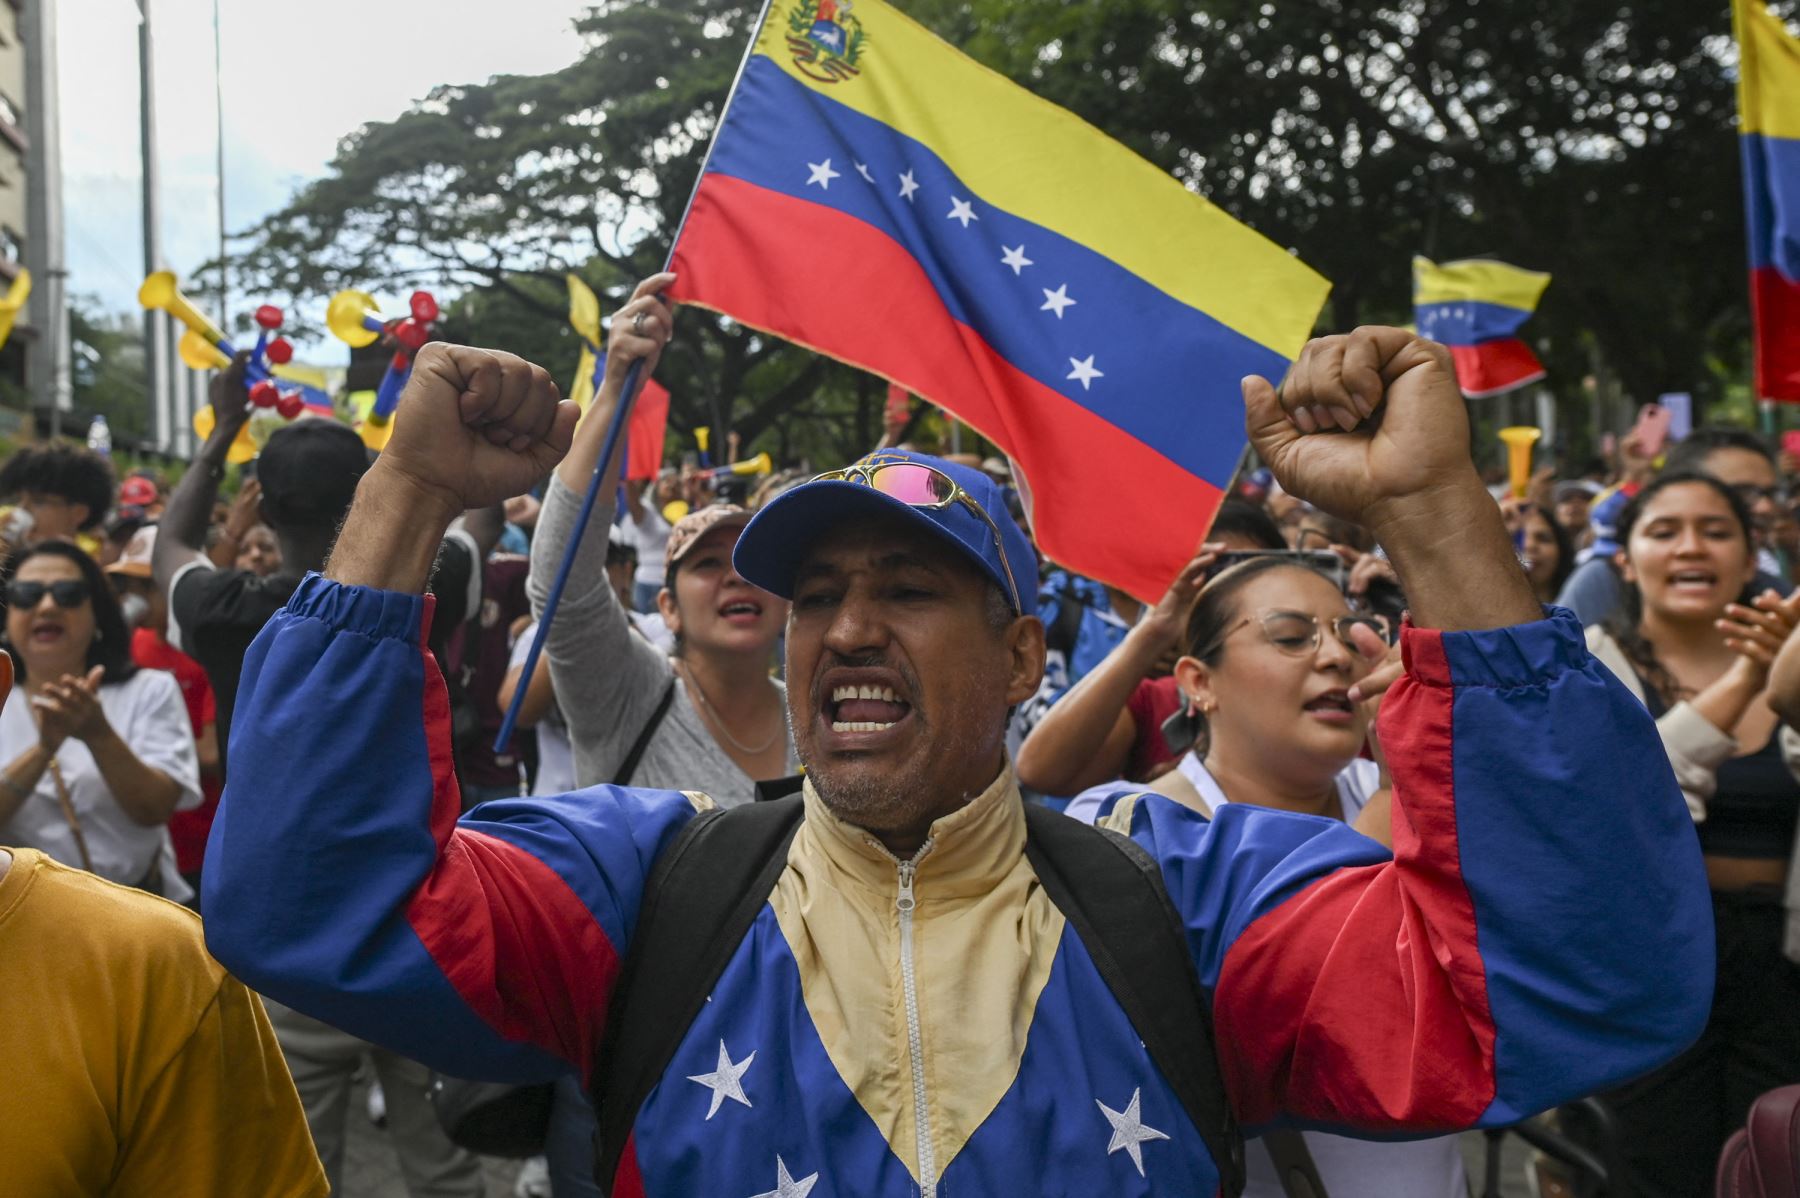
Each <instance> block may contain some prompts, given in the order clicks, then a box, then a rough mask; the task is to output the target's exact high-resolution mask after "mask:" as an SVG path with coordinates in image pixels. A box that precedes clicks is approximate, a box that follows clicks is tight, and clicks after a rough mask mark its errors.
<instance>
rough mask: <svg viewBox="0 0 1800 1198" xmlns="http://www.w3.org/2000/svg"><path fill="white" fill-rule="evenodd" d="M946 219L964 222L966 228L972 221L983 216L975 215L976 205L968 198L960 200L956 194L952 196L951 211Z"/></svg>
mask: <svg viewBox="0 0 1800 1198" xmlns="http://www.w3.org/2000/svg"><path fill="white" fill-rule="evenodd" d="M945 219H947V220H959V221H961V222H962V227H963V228H965V229H966V228H968V227H969V222H970V221H972V220H980V219H981V218H980V217H979V216H976V215H975V209H974V207H973V206H972V205H971V204H970V203H969V202H968V201H967V200H959V199H957V198H956V197H955V196H951V197H950V213H949V215H948V216H947V217H946V218H945Z"/></svg>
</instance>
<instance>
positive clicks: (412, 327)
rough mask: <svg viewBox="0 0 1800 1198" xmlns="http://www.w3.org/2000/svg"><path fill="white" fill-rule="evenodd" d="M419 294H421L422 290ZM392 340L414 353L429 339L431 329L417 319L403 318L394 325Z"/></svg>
mask: <svg viewBox="0 0 1800 1198" xmlns="http://www.w3.org/2000/svg"><path fill="white" fill-rule="evenodd" d="M419 294H421V295H423V294H424V292H420V293H419ZM394 340H395V341H398V342H399V343H400V344H401V345H404V346H405V347H406V348H407V350H408V351H409V352H411V353H415V354H416V353H418V352H419V350H420V349H422V348H424V345H425V343H426V342H427V341H429V340H431V330H430V329H428V328H426V327H425V326H424V325H423V324H421V323H419V322H418V321H417V320H403V321H401V322H400V323H399V324H397V325H395V326H394Z"/></svg>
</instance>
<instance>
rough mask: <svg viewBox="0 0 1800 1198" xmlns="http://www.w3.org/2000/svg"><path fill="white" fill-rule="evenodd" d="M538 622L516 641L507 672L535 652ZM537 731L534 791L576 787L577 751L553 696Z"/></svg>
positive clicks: (541, 665)
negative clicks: (572, 747) (532, 650)
mask: <svg viewBox="0 0 1800 1198" xmlns="http://www.w3.org/2000/svg"><path fill="white" fill-rule="evenodd" d="M537 629H538V626H537V622H536V621H535V620H534V621H532V623H531V625H530V626H529V627H527V628H526V629H525V631H523V632H521V633H520V634H519V639H518V640H516V641H514V642H513V647H512V657H511V659H510V660H508V661H507V663H506V672H507V673H509V674H510V673H512V672H513V671H514V670H516V669H518V668H519V667H520V666H522V665H524V664H525V659H526V658H527V657H530V656H531V641H532V638H533V637H535V636H537ZM537 668H538V669H540V670H547V669H549V668H550V659H549V657H548V656H547V655H546V656H542V657H539V658H538V663H537ZM534 731H535V732H536V733H537V750H538V769H537V780H536V781H535V782H534V783H533V784H532V787H531V793H532V794H534V795H560V794H567V793H568V792H569V791H571V790H574V789H575V752H574V750H573V749H571V748H570V747H569V726H568V725H567V724H565V723H563V718H562V709H561V708H559V707H557V705H556V700H555V699H552V700H550V709H549V710H548V711H546V712H544V716H543V718H542V719H540V720H539V721H538V722H537V726H536V728H535V729H534Z"/></svg>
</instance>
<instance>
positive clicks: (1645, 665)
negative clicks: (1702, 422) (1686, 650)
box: [1602, 430, 1755, 704]
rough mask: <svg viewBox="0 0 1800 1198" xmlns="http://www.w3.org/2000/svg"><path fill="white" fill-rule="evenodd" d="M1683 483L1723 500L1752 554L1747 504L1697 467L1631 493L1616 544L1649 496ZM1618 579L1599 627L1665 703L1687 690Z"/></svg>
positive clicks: (1627, 535) (1627, 585) (1634, 592)
mask: <svg viewBox="0 0 1800 1198" xmlns="http://www.w3.org/2000/svg"><path fill="white" fill-rule="evenodd" d="M1726 431H1734V430H1726ZM1684 444H1685V442H1684ZM1687 483H1695V484H1698V485H1700V486H1703V487H1706V488H1708V489H1710V490H1711V491H1712V492H1713V493H1714V494H1716V495H1718V496H1719V497H1720V498H1721V499H1723V500H1724V501H1725V503H1726V506H1728V507H1729V508H1730V509H1731V517H1732V519H1734V520H1736V521H1737V526H1738V532H1739V533H1740V534H1741V535H1742V536H1743V538H1744V546H1745V548H1746V549H1747V550H1749V551H1750V552H1751V553H1754V552H1755V550H1754V542H1753V541H1752V540H1751V537H1750V528H1751V519H1750V509H1749V507H1748V506H1746V505H1745V503H1744V501H1743V499H1742V498H1741V497H1739V495H1738V493H1737V492H1736V491H1734V490H1732V489H1731V488H1730V487H1728V486H1726V485H1725V484H1724V483H1722V482H1720V481H1719V480H1718V479H1716V478H1714V477H1713V476H1712V475H1710V474H1703V473H1701V472H1700V471H1698V470H1677V471H1674V472H1665V473H1663V474H1659V475H1657V477H1656V478H1655V479H1653V480H1652V481H1651V482H1650V483H1649V485H1647V486H1646V487H1645V488H1644V489H1643V490H1642V491H1639V492H1638V493H1637V494H1636V495H1635V496H1633V497H1632V500H1631V502H1630V503H1627V504H1626V505H1625V508H1624V510H1623V511H1621V512H1620V513H1619V523H1618V541H1619V544H1620V545H1621V546H1629V545H1630V543H1631V530H1632V529H1633V528H1635V527H1636V526H1637V522H1638V521H1639V520H1640V519H1641V518H1642V517H1643V515H1644V509H1645V508H1646V507H1647V506H1649V503H1650V501H1651V500H1652V499H1654V498H1656V497H1657V496H1658V495H1660V494H1661V493H1662V492H1664V491H1666V490H1668V489H1669V488H1670V487H1679V486H1683V485H1685V484H1687ZM1620 581H1621V583H1623V586H1624V592H1625V593H1624V598H1623V600H1622V601H1621V602H1620V604H1619V609H1618V610H1617V611H1616V612H1614V613H1613V614H1612V615H1611V616H1610V617H1609V618H1608V619H1607V620H1606V621H1605V622H1604V624H1603V625H1602V627H1603V628H1604V629H1605V630H1606V633H1607V635H1609V636H1611V637H1612V638H1613V640H1614V641H1616V642H1618V645H1619V648H1620V649H1622V650H1623V651H1624V653H1625V659H1626V660H1627V661H1629V662H1630V663H1631V668H1632V669H1634V670H1636V671H1637V674H1638V677H1640V678H1642V679H1643V680H1644V683H1645V685H1647V686H1648V687H1650V689H1652V690H1654V691H1655V692H1656V693H1657V695H1659V696H1660V697H1661V698H1662V701H1663V702H1664V703H1665V704H1669V703H1674V702H1676V701H1677V700H1679V699H1681V698H1682V697H1683V696H1684V695H1686V694H1687V693H1688V688H1686V687H1683V686H1682V685H1681V684H1680V683H1679V682H1677V681H1676V680H1675V675H1673V674H1671V673H1669V670H1668V667H1667V666H1665V665H1663V664H1662V662H1661V661H1659V660H1658V659H1657V656H1656V646H1655V645H1652V644H1651V643H1650V640H1649V638H1648V637H1646V636H1645V635H1644V632H1643V629H1642V627H1641V625H1642V624H1643V620H1644V594H1643V592H1642V591H1641V590H1639V589H1638V585H1637V584H1636V583H1635V582H1629V581H1626V580H1624V579H1621V580H1620ZM1753 587H1754V584H1751V585H1750V586H1746V587H1745V588H1744V592H1743V593H1742V594H1740V595H1739V596H1738V599H1737V601H1738V602H1739V603H1747V602H1748V601H1749V600H1750V591H1751V590H1752V589H1753Z"/></svg>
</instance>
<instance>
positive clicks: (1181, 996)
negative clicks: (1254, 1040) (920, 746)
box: [1025, 803, 1244, 1198]
mask: <svg viewBox="0 0 1800 1198" xmlns="http://www.w3.org/2000/svg"><path fill="white" fill-rule="evenodd" d="M1025 830H1026V837H1025V855H1026V857H1027V858H1028V859H1029V860H1030V862H1031V867H1032V869H1033V870H1035V871H1036V872H1037V876H1038V881H1040V882H1041V883H1043V886H1044V892H1045V893H1046V894H1047V895H1049V897H1050V901H1051V902H1053V903H1055V904H1056V907H1057V910H1059V911H1061V912H1062V913H1063V915H1064V917H1065V918H1067V919H1068V921H1069V923H1070V924H1072V925H1073V926H1074V928H1075V932H1076V934H1077V935H1078V936H1080V937H1081V943H1082V944H1083V945H1084V946H1086V948H1087V950H1088V955H1089V956H1090V957H1092V958H1093V960H1094V966H1095V968H1097V969H1098V970H1099V971H1100V976H1101V978H1102V979H1104V980H1105V982H1106V988H1107V989H1108V990H1110V991H1112V994H1113V997H1114V998H1116V999H1117V1000H1118V1002H1119V1005H1120V1006H1121V1007H1123V1008H1124V1010H1125V1014H1126V1016H1127V1017H1128V1018H1130V1020H1131V1026H1132V1027H1133V1028H1135V1029H1136V1030H1137V1033H1138V1036H1139V1037H1140V1038H1141V1039H1142V1040H1143V1042H1144V1047H1145V1049H1147V1050H1148V1051H1149V1053H1150V1058H1151V1059H1152V1060H1153V1061H1155V1062H1156V1067H1157V1068H1158V1069H1159V1070H1161V1071H1162V1075H1163V1076H1164V1077H1165V1078H1167V1079H1168V1082H1169V1086H1170V1088H1171V1089H1173V1090H1174V1091H1175V1096H1176V1097H1177V1098H1179V1099H1180V1100H1181V1105H1182V1109H1183V1110H1185V1111H1186V1112H1187V1116H1188V1119H1189V1121H1190V1122H1192V1123H1193V1125H1194V1127H1195V1128H1196V1129H1197V1130H1198V1131H1199V1132H1200V1136H1201V1138H1202V1139H1203V1140H1205V1141H1206V1149H1207V1151H1208V1152H1209V1153H1211V1154H1212V1158H1213V1161H1214V1163H1215V1164H1217V1165H1218V1168H1219V1184H1220V1188H1221V1190H1222V1192H1223V1193H1224V1194H1226V1195H1227V1196H1228V1198H1235V1196H1236V1195H1238V1194H1241V1193H1243V1191H1244V1138H1243V1135H1242V1133H1240V1132H1239V1131H1238V1126H1237V1119H1236V1117H1235V1116H1234V1115H1233V1114H1232V1110H1231V1102H1230V1099H1229V1098H1227V1096H1226V1093H1225V1081H1224V1077H1223V1076H1222V1075H1221V1073H1220V1072H1219V1059H1218V1055H1217V1054H1216V1053H1215V1051H1214V1049H1213V1032H1212V1007H1211V1005H1210V1004H1209V1003H1208V1002H1207V1001H1206V997H1205V995H1204V994H1203V993H1202V991H1201V989H1200V979H1199V978H1198V977H1197V976H1196V975H1195V973H1194V967H1193V964H1192V960H1191V958H1190V956H1189V954H1188V946H1187V937H1186V935H1185V933H1184V932H1183V931H1182V924H1181V920H1180V918H1179V917H1178V916H1177V915H1176V914H1175V906H1174V904H1173V903H1171V902H1170V901H1169V894H1168V891H1167V889H1166V888H1165V887H1164V885H1163V879H1162V871H1161V869H1160V868H1159V867H1158V866H1157V864H1156V862H1155V861H1154V860H1152V859H1151V857H1150V854H1148V853H1146V852H1145V851H1144V850H1143V849H1142V848H1141V847H1139V846H1138V845H1137V843H1136V842H1134V841H1132V840H1131V839H1130V838H1129V837H1126V836H1121V835H1119V834H1118V833H1117V832H1113V831H1110V830H1108V829H1105V828H1097V827H1092V826H1089V825H1087V824H1084V823H1081V822H1080V821H1079V820H1073V819H1070V818H1069V817H1068V816H1066V815H1063V814H1062V813H1061V812H1058V811H1052V810H1050V809H1049V808H1047V807H1042V806H1039V805H1037V804H1035V803H1027V804H1026V805H1025ZM1077 879H1079V883H1078V884H1077V885H1071V882H1072V881H1075V880H1077Z"/></svg>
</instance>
